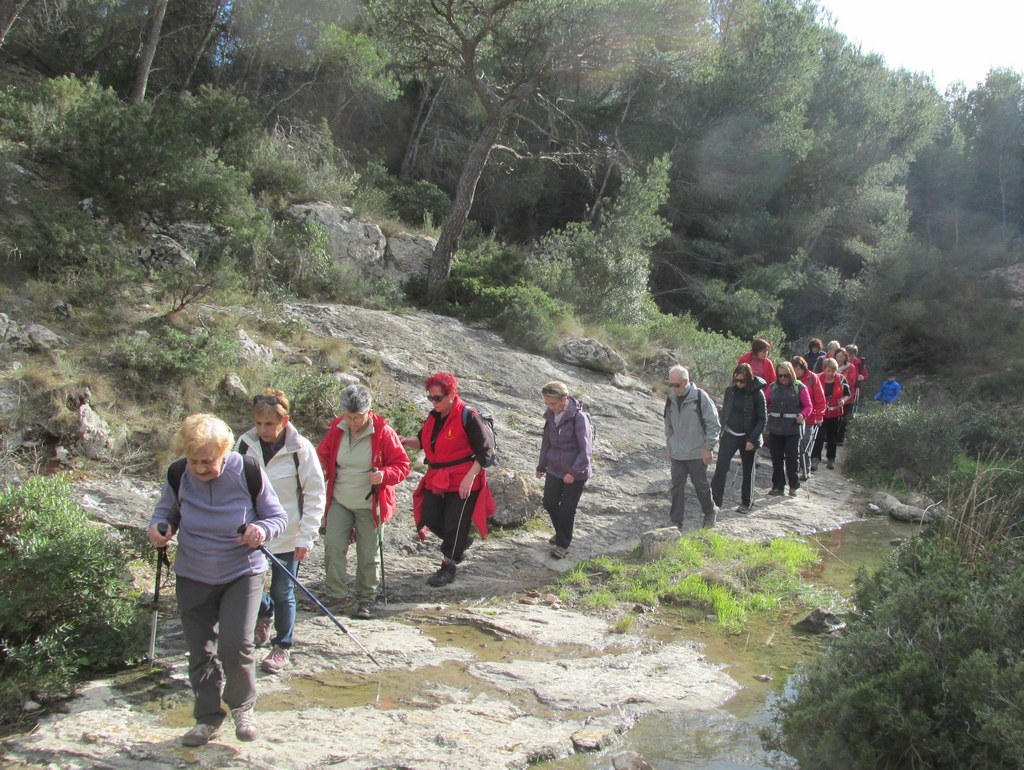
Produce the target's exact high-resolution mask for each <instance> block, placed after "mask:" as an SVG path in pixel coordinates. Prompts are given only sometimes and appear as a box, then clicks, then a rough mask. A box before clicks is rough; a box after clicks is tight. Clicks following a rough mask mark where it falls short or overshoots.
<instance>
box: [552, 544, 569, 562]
mask: <svg viewBox="0 0 1024 770" xmlns="http://www.w3.org/2000/svg"><path fill="white" fill-rule="evenodd" d="M551 555H552V556H554V557H555V558H556V559H564V558H565V557H566V556H568V555H569V549H568V548H565V547H564V546H560V545H556V546H555V547H554V548H552V549H551Z"/></svg>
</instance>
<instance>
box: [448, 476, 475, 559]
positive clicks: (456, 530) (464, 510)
mask: <svg viewBox="0 0 1024 770" xmlns="http://www.w3.org/2000/svg"><path fill="white" fill-rule="evenodd" d="M472 494H473V493H472V492H470V493H469V495H467V496H466V499H465V500H463V501H462V510H461V511H459V523H458V524H457V525H455V542H454V543H453V544H452V561H455V546H456V545H458V542H459V533H460V532H462V515H463V514H464V513H465V512H466V504H467V503H468V502H469V496H470V495H472ZM466 537H467V538H468V537H469V535H468V533H467V535H466ZM462 550H463V552H465V550H466V549H465V548H463V549H462Z"/></svg>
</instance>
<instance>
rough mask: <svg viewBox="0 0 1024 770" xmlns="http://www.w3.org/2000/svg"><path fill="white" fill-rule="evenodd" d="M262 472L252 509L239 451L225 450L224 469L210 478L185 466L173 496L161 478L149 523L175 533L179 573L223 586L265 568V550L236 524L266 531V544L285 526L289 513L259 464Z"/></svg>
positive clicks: (169, 486)
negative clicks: (251, 524)
mask: <svg viewBox="0 0 1024 770" xmlns="http://www.w3.org/2000/svg"><path fill="white" fill-rule="evenodd" d="M260 473H261V475H262V477H263V490H262V491H261V492H260V494H259V495H258V496H257V497H256V510H253V507H252V498H251V497H250V496H249V488H248V486H247V485H246V483H245V474H244V473H243V471H242V456H241V455H240V454H238V453H237V452H229V453H228V456H227V458H225V460H224V470H223V471H222V472H221V474H220V476H218V477H217V478H215V479H213V481H200V480H199V479H197V478H195V477H194V476H193V475H192V474H191V473H189V472H188V470H186V471H185V473H184V475H183V476H182V477H181V488H180V489H179V490H178V494H177V495H175V494H174V490H173V489H171V485H170V484H168V483H167V482H166V481H165V482H164V489H163V494H162V495H161V496H160V501H159V502H158V503H157V504H156V510H155V511H154V512H153V517H152V518H151V519H150V520H149V524H150V526H152V525H154V524H159V523H160V522H167V523H168V524H169V525H170V526H171V529H172V530H174V531H177V533H178V551H177V554H176V556H175V558H174V571H175V572H176V573H177V574H179V575H181V576H182V577H186V578H189V579H190V580H197V581H199V582H201V583H208V584H210V585H221V584H223V583H230V582H231V581H232V580H236V579H238V578H240V577H242V576H243V575H258V574H260V573H261V572H266V571H267V560H266V559H265V558H264V557H263V554H262V553H261V552H260V551H259V550H257V549H255V548H250V547H249V546H247V545H245V544H244V543H240V542H239V540H238V538H239V535H238V528H239V527H240V526H242V525H243V524H248V523H249V522H255V523H256V525H257V526H259V527H261V528H262V529H263V530H264V532H265V533H266V536H267V541H268V542H269V541H270V540H273V539H274V538H275V537H277V536H278V535H279V534H281V533H282V532H284V529H285V527H286V526H287V525H288V514H287V513H285V510H284V508H282V507H281V503H279V502H278V500H277V493H276V492H274V487H273V485H271V483H270V482H269V481H268V480H267V475H266V473H264V472H263V469H262V468H261V469H260Z"/></svg>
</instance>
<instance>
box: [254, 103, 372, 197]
mask: <svg viewBox="0 0 1024 770" xmlns="http://www.w3.org/2000/svg"><path fill="white" fill-rule="evenodd" d="M246 168H247V169H248V171H249V173H250V174H251V176H252V190H253V194H254V195H258V196H262V197H263V198H264V199H269V201H270V202H272V203H276V204H278V205H284V204H287V203H291V202H296V201H311V200H327V201H333V202H335V203H342V202H346V201H349V200H351V198H352V196H353V194H354V192H355V185H356V181H357V180H358V178H359V177H358V175H357V174H355V173H354V172H353V171H351V170H350V168H349V166H348V162H347V161H346V160H345V158H344V156H343V155H342V154H341V151H340V150H339V149H338V147H337V145H336V144H334V140H333V138H332V137H331V131H330V129H329V128H328V126H327V125H326V123H325V122H322V121H321V122H320V123H316V124H313V123H306V122H304V121H300V120H296V119H291V120H289V121H287V122H284V120H283V119H281V118H279V119H278V122H277V124H276V125H275V126H274V128H273V129H272V130H271V131H270V132H269V133H268V134H267V135H266V136H264V137H262V138H261V139H260V141H259V142H258V143H257V144H256V146H255V148H254V150H253V153H252V157H251V159H250V160H249V162H248V164H247V165H246Z"/></svg>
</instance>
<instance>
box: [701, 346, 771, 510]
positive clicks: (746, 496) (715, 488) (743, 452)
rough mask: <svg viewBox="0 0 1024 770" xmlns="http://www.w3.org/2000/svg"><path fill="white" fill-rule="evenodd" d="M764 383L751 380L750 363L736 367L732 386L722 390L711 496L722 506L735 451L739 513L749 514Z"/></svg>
mask: <svg viewBox="0 0 1024 770" xmlns="http://www.w3.org/2000/svg"><path fill="white" fill-rule="evenodd" d="M764 384H765V383H764V380H762V379H761V378H760V377H755V376H754V372H753V370H752V369H751V368H750V364H738V365H737V366H736V369H735V370H733V373H732V385H730V386H729V387H728V388H726V390H725V400H724V401H723V402H722V435H721V437H720V439H719V442H718V464H717V465H716V466H715V475H714V477H713V478H712V479H711V497H712V499H713V500H714V501H715V505H718V506H721V505H722V497H723V496H724V494H725V477H726V475H727V474H728V473H729V465H730V464H731V463H732V458H733V456H734V455H735V454H736V452H739V453H740V461H741V462H742V464H743V492H742V499H741V503H742V504H741V505H740V506H739V507H738V508H737V509H736V510H737V511H738V512H739V513H750V509H751V508H752V507H753V505H752V504H751V499H750V491H751V485H752V481H753V478H752V477H753V474H754V455H755V454H756V453H757V448H758V447H759V446H760V445H761V433H763V432H764V426H765V422H766V421H767V419H768V414H767V413H768V409H767V407H766V405H765V399H764V392H763V388H764Z"/></svg>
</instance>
